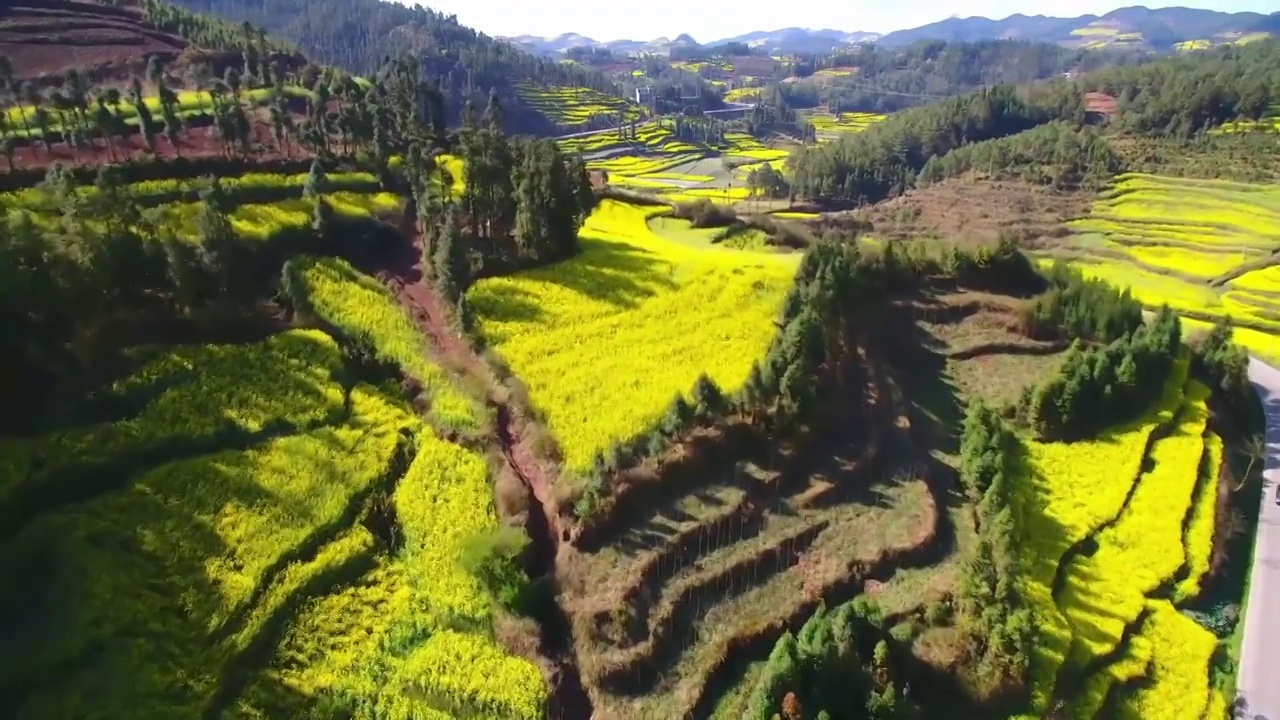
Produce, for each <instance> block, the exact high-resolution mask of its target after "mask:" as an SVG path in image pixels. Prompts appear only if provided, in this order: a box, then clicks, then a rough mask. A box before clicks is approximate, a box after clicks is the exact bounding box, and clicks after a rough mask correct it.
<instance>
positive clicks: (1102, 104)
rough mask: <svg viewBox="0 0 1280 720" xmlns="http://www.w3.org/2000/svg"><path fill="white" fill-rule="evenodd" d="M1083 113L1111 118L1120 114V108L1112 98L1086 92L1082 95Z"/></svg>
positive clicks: (1098, 93) (1106, 95)
mask: <svg viewBox="0 0 1280 720" xmlns="http://www.w3.org/2000/svg"><path fill="white" fill-rule="evenodd" d="M1084 111H1085V112H1087V113H1097V114H1099V115H1105V116H1107V117H1113V116H1115V115H1116V114H1117V113H1119V112H1120V106H1119V104H1118V103H1117V102H1116V99H1115V98H1114V97H1112V96H1110V95H1108V94H1106V93H1103V92H1088V93H1085V94H1084Z"/></svg>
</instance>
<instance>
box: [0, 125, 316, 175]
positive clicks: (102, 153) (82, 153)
mask: <svg viewBox="0 0 1280 720" xmlns="http://www.w3.org/2000/svg"><path fill="white" fill-rule="evenodd" d="M211 130H212V128H211V127H189V128H186V129H184V130H183V131H182V133H181V134H180V135H179V136H178V146H177V148H175V147H174V146H173V145H171V144H170V143H169V141H168V140H167V139H166V138H165V136H164V133H158V134H157V135H156V136H155V143H156V147H155V151H154V152H152V151H151V150H150V149H148V148H147V143H146V141H145V139H143V137H142V134H141V133H135V134H133V135H129V136H126V137H123V138H116V139H115V157H116V160H117V161H119V162H124V161H126V160H134V161H138V160H148V159H156V158H158V159H162V160H171V159H174V158H177V157H184V158H191V159H195V158H207V157H219V156H225V155H226V152H225V150H224V148H223V145H222V141H220V140H219V139H217V137H216V136H215V135H213V134H212V133H211ZM253 143H254V145H255V147H256V149H255V150H254V152H253V153H252V157H253V162H255V163H259V162H270V161H273V160H279V159H282V158H286V157H288V158H294V159H297V158H308V157H311V153H310V152H308V151H307V150H304V149H303V148H301V147H299V146H298V144H297V143H291V144H290V151H289V154H288V155H286V154H285V153H283V152H281V151H280V149H279V148H278V147H277V146H276V141H275V138H274V137H273V136H272V133H271V127H270V126H269V125H268V124H266V123H263V122H261V121H258V122H255V123H254V124H253ZM111 158H112V156H111V150H110V148H109V147H108V146H107V144H106V142H105V141H104V140H103V139H102V138H96V139H95V140H94V148H93V149H88V148H86V149H83V150H77V149H76V148H74V147H72V146H71V145H70V144H68V143H54V144H53V152H52V153H50V152H49V151H48V150H46V149H45V147H44V145H43V144H42V143H35V144H34V145H22V146H19V147H18V148H16V149H15V151H14V155H13V165H14V169H15V170H39V169H44V168H47V167H49V166H50V165H52V164H53V163H56V162H60V163H62V164H63V165H97V164H100V163H103V162H111ZM4 162H5V161H4V160H0V167H2V168H3V169H5V170H8V165H7V164H3V163H4Z"/></svg>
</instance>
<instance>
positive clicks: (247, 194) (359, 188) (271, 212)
mask: <svg viewBox="0 0 1280 720" xmlns="http://www.w3.org/2000/svg"><path fill="white" fill-rule="evenodd" d="M306 180H307V175H306V174H297V175H281V174H271V173H248V174H246V175H243V176H240V177H230V178H226V179H224V181H223V182H225V185H224V189H225V190H226V191H227V193H228V195H229V196H230V197H231V198H233V199H234V200H235V201H237V202H242V203H243V204H239V205H238V206H237V207H236V208H235V210H234V211H233V212H232V213H231V224H232V227H233V229H234V230H235V231H236V232H237V234H239V235H240V236H242V237H245V238H252V239H256V240H261V241H265V240H267V239H268V238H271V237H275V236H278V235H279V234H281V233H284V232H287V231H290V230H298V229H302V228H310V227H311V223H312V220H313V217H314V214H315V211H314V202H313V201H312V200H310V199H307V198H304V197H303V196H302V195H303V189H304V186H305V183H306ZM204 182H205V181H203V180H201V181H187V180H161V181H154V182H147V183H139V184H136V185H130V186H127V187H126V188H125V189H124V192H125V193H126V194H129V195H132V196H134V197H139V198H145V202H146V203H148V204H150V203H154V204H155V207H154V213H155V218H156V219H157V220H158V221H159V222H160V223H161V224H162V226H163V227H165V228H166V230H167V231H169V232H172V233H173V235H174V236H175V237H179V238H184V239H188V240H194V238H195V237H196V236H197V234H198V232H199V228H198V218H199V215H200V210H201V206H202V203H201V202H200V201H199V200H197V195H198V192H199V189H200V188H201V187H202V186H203V184H204ZM328 182H329V183H330V185H329V186H328V187H326V190H332V192H326V193H325V195H324V197H325V200H326V201H327V202H328V203H329V204H330V205H331V206H332V207H333V209H334V211H335V212H336V213H337V215H339V216H343V217H349V218H365V217H369V216H371V215H381V214H386V213H392V212H395V211H397V210H399V209H400V206H401V201H400V198H399V197H398V196H396V195H395V194H394V193H389V192H383V191H381V190H379V189H378V188H379V185H378V182H377V180H376V179H375V178H374V177H373V176H372V175H370V174H368V173H341V174H339V173H335V174H334V175H333V176H331V177H330V178H329V180H328ZM78 192H80V193H81V194H82V195H92V194H93V193H94V192H95V191H94V189H93V188H92V187H86V188H80V189H79V191H78ZM266 197H271V198H273V199H274V198H279V199H278V200H274V201H272V202H253V200H254V199H261V198H266ZM18 207H22V208H25V209H28V210H33V211H34V212H33V214H32V217H33V218H34V219H35V222H36V224H37V225H39V226H42V227H45V228H46V229H55V228H56V227H57V223H58V222H59V216H60V212H61V210H60V208H59V207H58V206H57V204H56V203H55V202H53V200H52V198H50V197H48V193H47V192H46V191H44V190H40V189H27V190H22V191H18V192H14V193H4V194H0V208H18Z"/></svg>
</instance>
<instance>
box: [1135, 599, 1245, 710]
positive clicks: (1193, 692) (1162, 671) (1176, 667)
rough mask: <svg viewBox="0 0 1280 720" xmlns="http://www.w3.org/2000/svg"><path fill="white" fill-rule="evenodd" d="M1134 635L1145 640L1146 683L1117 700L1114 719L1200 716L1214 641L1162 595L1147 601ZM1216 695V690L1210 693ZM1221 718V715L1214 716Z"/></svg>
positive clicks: (1206, 698) (1207, 688)
mask: <svg viewBox="0 0 1280 720" xmlns="http://www.w3.org/2000/svg"><path fill="white" fill-rule="evenodd" d="M1147 607H1148V608H1149V609H1150V610H1151V617H1150V618H1149V619H1148V620H1147V623H1146V625H1144V626H1143V631H1142V633H1140V635H1139V637H1141V638H1143V639H1145V640H1146V641H1147V642H1148V643H1150V645H1151V660H1152V662H1151V673H1150V674H1149V675H1148V680H1149V682H1150V684H1149V685H1147V686H1144V687H1141V688H1139V689H1138V691H1137V692H1135V693H1134V694H1133V696H1132V697H1129V698H1126V699H1125V701H1124V702H1122V703H1121V704H1120V709H1119V712H1118V713H1117V718H1118V719H1119V720H1201V719H1202V718H1205V717H1213V716H1209V715H1205V709H1206V707H1207V706H1208V704H1209V684H1208V680H1209V662H1210V660H1211V659H1212V657H1213V651H1214V649H1215V648H1216V647H1217V644H1218V640H1217V638H1215V637H1214V636H1213V633H1210V632H1209V631H1208V630H1205V629H1204V628H1202V627H1200V626H1199V625H1197V624H1196V622H1195V621H1194V620H1192V619H1191V618H1189V617H1187V616H1185V615H1183V614H1182V613H1180V612H1178V611H1177V609H1175V608H1174V607H1173V605H1172V604H1171V603H1170V602H1169V601H1168V600H1148V601H1147ZM1215 694H1216V693H1215ZM1218 717H1222V716H1218Z"/></svg>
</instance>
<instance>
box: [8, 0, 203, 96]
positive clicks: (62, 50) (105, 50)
mask: <svg viewBox="0 0 1280 720" xmlns="http://www.w3.org/2000/svg"><path fill="white" fill-rule="evenodd" d="M187 46H188V43H187V41H186V40H183V39H182V38H180V37H177V36H175V35H171V34H168V33H162V32H158V31H156V30H152V29H150V28H148V27H146V26H145V25H144V24H143V22H142V15H141V12H140V11H139V10H137V9H136V8H127V7H112V6H108V5H101V4H98V3H93V2H85V1H84V0H9V1H8V2H5V3H3V4H0V53H3V54H5V55H7V56H9V58H10V60H11V61H12V62H13V70H14V75H15V76H16V77H18V78H20V79H23V80H33V81H34V80H39V79H42V78H58V77H61V76H62V75H63V74H65V73H66V72H67V71H69V70H72V69H79V70H81V71H84V72H87V73H88V74H89V76H90V77H92V78H94V79H103V78H107V77H112V76H114V75H120V74H123V75H128V74H139V73H141V72H142V70H143V69H144V68H145V66H146V62H147V59H148V58H149V57H151V56H152V55H160V56H161V57H164V58H166V59H167V60H172V59H173V58H176V57H177V56H178V55H179V54H180V53H181V52H182V51H183V50H185V49H186V48H187Z"/></svg>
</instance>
